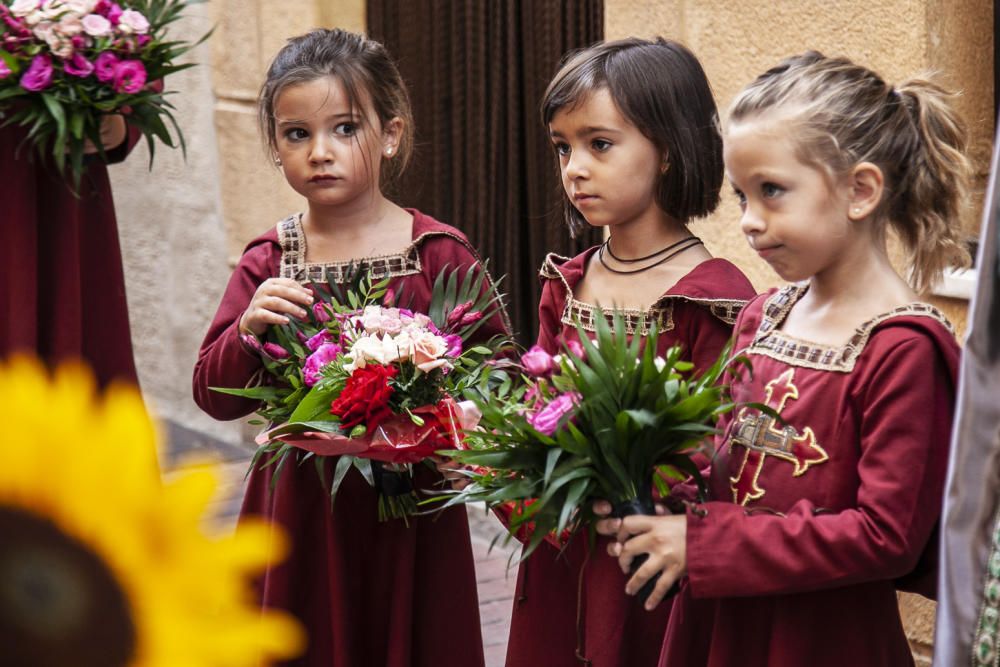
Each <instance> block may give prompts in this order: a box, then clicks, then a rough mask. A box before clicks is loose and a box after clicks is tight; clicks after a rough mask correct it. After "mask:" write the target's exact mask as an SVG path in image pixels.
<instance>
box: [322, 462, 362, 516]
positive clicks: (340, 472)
mask: <svg viewBox="0 0 1000 667" xmlns="http://www.w3.org/2000/svg"><path fill="white" fill-rule="evenodd" d="M354 461H355V457H353V456H341V457H340V458H339V459H338V460H337V465H336V467H335V468H334V470H333V481H332V482H331V483H330V507H331V508H333V501H334V500H336V499H337V492H338V491H340V485H341V484H343V483H344V477H346V476H347V471H348V470H350V469H351V466H352V465H353V464H354ZM323 485H324V486H325V485H326V481H325V480H323Z"/></svg>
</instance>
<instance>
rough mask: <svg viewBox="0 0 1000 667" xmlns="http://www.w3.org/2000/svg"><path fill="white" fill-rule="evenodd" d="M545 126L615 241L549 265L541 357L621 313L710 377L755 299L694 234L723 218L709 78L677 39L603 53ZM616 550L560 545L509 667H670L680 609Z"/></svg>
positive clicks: (564, 93) (565, 176) (572, 211)
mask: <svg viewBox="0 0 1000 667" xmlns="http://www.w3.org/2000/svg"><path fill="white" fill-rule="evenodd" d="M677 100H683V101H684V103H683V104H679V103H677V102H676V101H677ZM542 113H543V117H544V118H545V121H546V123H547V125H548V130H549V134H550V136H551V138H552V142H553V144H554V147H555V150H556V153H557V155H558V157H559V165H560V170H561V174H562V181H563V187H564V190H565V193H566V198H565V200H564V204H565V207H566V209H565V210H566V213H567V217H568V219H569V222H570V225H571V226H576V225H594V226H601V227H606V228H607V229H608V240H607V241H606V242H605V243H604V244H602V245H601V246H597V247H594V248H591V249H589V250H587V251H585V252H583V253H581V254H580V255H577V256H576V257H574V258H572V259H567V258H563V257H557V256H555V255H549V257H548V258H546V261H545V263H544V264H543V266H542V269H541V279H542V296H541V301H540V304H539V333H538V342H537V344H538V346H539V347H541V348H542V349H544V350H545V351H546V352H548V353H549V354H557V353H559V352H561V351H562V350H563V347H564V346H565V345H566V343H568V342H569V341H573V340H576V339H577V335H578V334H577V329H576V325H575V323H576V322H577V321H579V322H580V323H581V324H582V325H583V327H584V329H585V330H586V331H588V332H593V331H594V323H595V320H596V319H597V318H600V317H605V318H610V317H611V312H612V310H613V308H612V306H614V307H616V308H617V309H618V310H619V311H623V312H624V315H625V318H626V326H627V330H628V332H629V334H631V335H639V336H645V335H646V334H647V333H648V331H649V327H650V326H651V325H653V324H654V323H655V325H656V327H657V329H658V330H659V331H660V337H659V340H658V351H659V352H660V353H663V352H665V351H666V350H667V348H669V347H670V346H672V345H676V344H679V345H681V346H682V347H683V357H684V358H685V359H688V360H690V361H692V362H693V363H694V365H695V367H696V368H697V369H699V370H701V369H704V368H706V367H707V366H710V365H711V364H712V363H713V362H715V361H716V360H717V359H718V357H719V355H720V354H721V353H722V350H723V348H724V347H725V345H726V342H727V341H728V340H729V337H730V334H731V332H732V325H733V322H734V321H735V319H736V315H737V314H738V313H739V312H740V310H741V308H742V307H743V306H744V305H745V304H746V302H747V301H748V300H749V299H750V298H752V297H753V296H754V290H753V287H752V286H751V284H750V282H749V281H748V280H747V279H746V277H745V276H744V275H743V274H742V273H741V272H740V271H739V269H737V268H736V267H735V266H734V265H732V264H731V263H729V262H728V261H726V260H723V259H714V258H712V257H711V255H709V253H708V252H707V251H706V250H705V249H704V248H703V246H702V245H701V241H700V240H699V239H698V238H697V237H694V236H692V235H691V232H690V231H689V230H688V228H687V223H688V222H689V221H690V220H692V219H695V218H698V217H702V216H705V215H708V214H709V213H711V212H712V211H713V210H714V209H715V208H716V206H717V205H718V202H719V190H720V187H721V185H722V142H721V137H720V136H719V133H718V130H717V129H716V127H715V120H714V119H715V114H716V108H715V102H714V101H713V99H712V93H711V89H710V88H709V85H708V81H707V79H706V78H705V74H704V72H703V71H702V68H701V65H700V64H699V63H698V61H697V59H696V58H695V57H694V56H693V55H692V54H691V53H690V52H689V51H688V50H687V49H685V48H684V47H682V46H680V45H679V44H676V43H674V42H669V41H664V40H656V41H645V40H639V39H628V40H621V41H616V42H608V43H605V44H599V45H595V46H593V47H590V48H588V49H584V50H582V51H580V52H578V53H576V54H573V55H572V56H571V57H570V58H569V60H567V61H566V63H565V64H564V65H563V67H562V68H561V69H560V71H559V72H558V73H557V74H556V76H555V78H554V79H553V81H552V83H551V84H549V88H548V90H547V92H546V95H545V98H544V100H543V103H542ZM657 248H659V250H656V251H655V252H652V253H650V251H651V250H653V249H657ZM500 514H501V519H504V518H505V517H504V516H503V511H501V512H500ZM520 537H522V538H523V537H525V536H524V535H521V536H520ZM607 544H608V540H607V538H599V540H598V543H597V545H596V547H595V550H596V551H595V552H594V553H591V551H590V549H589V548H588V544H587V538H586V535H585V534H582V533H581V534H580V535H577V536H576V537H574V538H573V539H572V540H571V541H570V543H569V544H568V545H565V548H564V549H563V550H562V551H561V552H560V549H559V548H557V546H555V545H554V544H552V543H549V542H548V541H546V542H544V543H542V544H541V545H539V547H538V548H537V549H536V550H535V552H534V553H532V554H531V555H530V556H529V557H528V558H527V559H526V560H525V561H524V562H523V563H522V564H521V566H520V568H519V570H518V579H517V589H516V592H515V599H514V610H513V617H512V619H511V632H510V640H509V642H508V645H507V665H508V667H522V666H523V667H533V666H535V665H546V666H547V667H548V666H552V667H577V666H578V665H580V664H589V665H592V666H593V667H652V666H653V665H655V664H656V661H657V658H658V656H659V644H660V641H661V638H662V637H663V632H664V630H665V628H666V624H667V618H668V616H669V605H663V606H662V607H661V608H660V609H658V610H656V611H655V612H652V613H650V612H647V611H646V610H644V609H643V608H642V605H641V604H640V603H638V602H636V601H635V600H634V599H633V598H629V597H628V596H626V595H624V593H623V588H624V585H625V582H626V577H625V575H623V574H622V572H621V571H620V570H619V569H618V565H617V563H616V562H615V561H613V560H612V559H609V558H607V557H606V556H604V551H605V550H606V546H607Z"/></svg>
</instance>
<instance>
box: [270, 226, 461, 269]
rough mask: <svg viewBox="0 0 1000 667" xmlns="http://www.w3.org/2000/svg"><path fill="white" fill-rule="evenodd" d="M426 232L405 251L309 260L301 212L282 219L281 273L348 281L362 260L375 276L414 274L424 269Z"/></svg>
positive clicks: (279, 232)
mask: <svg viewBox="0 0 1000 667" xmlns="http://www.w3.org/2000/svg"><path fill="white" fill-rule="evenodd" d="M446 235H447V236H454V235H452V234H446ZM424 236H427V234H422V235H421V236H420V237H418V238H416V239H414V240H413V241H412V242H411V243H410V245H408V246H407V247H406V250H404V251H403V252H402V253H394V254H390V255H376V256H374V257H364V258H361V259H359V260H353V261H352V260H347V261H341V262H325V263H312V262H306V261H305V258H306V237H305V234H303V233H302V214H301V213H299V214H296V215H292V216H289V217H288V218H285V219H284V220H282V221H281V222H279V223H278V243H279V244H280V245H281V274H280V275H281V277H282V278H291V279H292V280H297V281H299V282H301V283H308V282H329V281H332V282H335V283H344V282H347V279H348V276H349V273H350V271H351V270H356V269H357V268H358V266H359V264H360V263H361V262H364V264H365V266H367V267H368V270H369V272H370V273H371V277H372V279H373V280H382V279H383V278H396V277H399V276H409V275H413V274H415V273H420V271H421V265H420V252H419V248H418V245H419V242H420V240H421V239H423V238H424ZM455 238H457V237H455ZM459 240H461V239H459Z"/></svg>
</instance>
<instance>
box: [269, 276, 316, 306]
mask: <svg viewBox="0 0 1000 667" xmlns="http://www.w3.org/2000/svg"><path fill="white" fill-rule="evenodd" d="M258 292H259V293H261V294H262V295H267V296H280V297H283V298H285V299H287V300H289V301H294V302H295V303H301V304H304V305H307V306H308V305H310V304H312V302H313V295H312V292H310V291H309V290H307V289H306V288H305V287H303V286H302V285H300V284H298V283H297V282H295V281H294V280H292V279H291V278H268V279H267V280H265V281H264V282H263V283H261V285H260V288H259V290H258Z"/></svg>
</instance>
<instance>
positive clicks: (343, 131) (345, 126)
mask: <svg viewBox="0 0 1000 667" xmlns="http://www.w3.org/2000/svg"><path fill="white" fill-rule="evenodd" d="M333 131H334V132H336V133H337V134H339V135H340V136H342V137H353V136H354V135H355V134H357V132H358V126H357V125H355V124H354V123H341V124H340V125H338V126H337V127H335V128H333Z"/></svg>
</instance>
